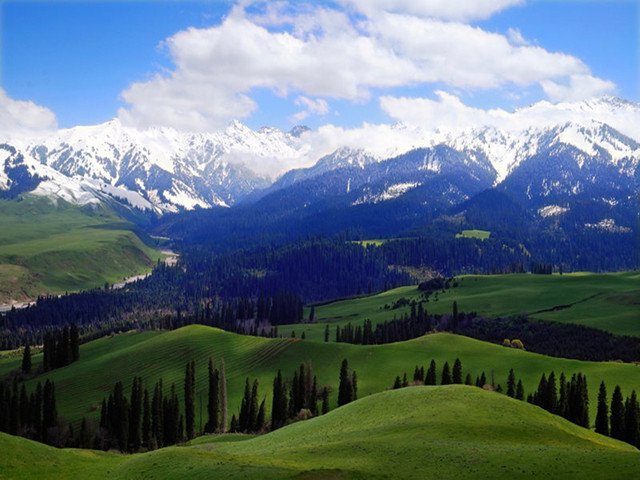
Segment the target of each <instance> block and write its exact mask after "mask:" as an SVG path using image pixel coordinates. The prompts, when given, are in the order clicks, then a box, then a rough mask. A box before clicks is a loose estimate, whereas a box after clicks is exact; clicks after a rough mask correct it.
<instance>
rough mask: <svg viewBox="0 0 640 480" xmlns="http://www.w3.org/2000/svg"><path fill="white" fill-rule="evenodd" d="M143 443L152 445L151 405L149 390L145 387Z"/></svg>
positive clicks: (145, 445)
mask: <svg viewBox="0 0 640 480" xmlns="http://www.w3.org/2000/svg"><path fill="white" fill-rule="evenodd" d="M142 445H143V446H144V447H145V448H150V447H151V406H150V404H149V391H148V390H147V389H146V388H145V389H144V394H143V396H142Z"/></svg>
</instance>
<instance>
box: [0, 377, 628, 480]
mask: <svg viewBox="0 0 640 480" xmlns="http://www.w3.org/2000/svg"><path fill="white" fill-rule="evenodd" d="M221 440H232V441H221ZM233 440H237V441H233ZM242 440H243V437H241V436H231V437H202V438H200V439H197V440H196V441H194V442H193V444H192V446H189V447H171V448H166V449H161V450H158V451H154V452H150V453H145V454H136V455H128V456H119V455H113V454H105V453H96V452H87V451H78V450H55V449H52V448H50V447H45V446H43V445H39V444H36V443H34V442H30V441H27V440H23V439H19V438H15V437H10V436H8V435H4V434H0V459H1V460H2V461H1V462H0V476H2V478H3V479H7V480H9V479H15V480H19V479H27V478H28V479H33V478H36V479H38V478H52V477H55V478H67V479H74V478H79V479H87V478H109V479H133V478H136V479H138V478H146V479H152V478H153V479H183V478H187V477H188V478H193V479H200V478H202V479H205V478H260V479H268V478H274V479H277V478H307V479H313V478H335V479H345V478H416V479H417V478H440V479H477V478H509V479H512V478H542V477H544V478H557V479H574V478H575V479H583V478H607V479H625V480H626V479H629V478H634V476H635V475H637V471H638V470H637V468H638V464H639V462H640V452H638V450H637V449H635V448H633V447H631V446H629V445H627V444H624V443H621V442H618V441H615V440H612V439H609V438H607V437H603V436H600V435H597V434H595V433H592V432H590V431H588V430H585V429H582V428H580V427H577V426H575V425H573V424H571V423H569V422H567V421H565V420H563V419H561V418H559V417H556V416H553V415H551V414H549V413H547V412H545V411H543V410H542V409H540V408H537V407H534V406H531V405H528V404H526V403H524V402H519V401H516V400H513V399H510V398H507V397H505V396H504V395H500V394H496V393H492V392H486V391H483V390H480V389H477V388H474V387H464V386H447V387H411V388H405V389H401V390H394V391H388V392H382V393H379V394H376V395H371V396H368V397H366V398H363V399H361V400H358V401H356V402H353V403H351V404H349V405H346V406H344V407H341V408H339V409H336V410H334V411H333V412H330V413H329V414H327V415H324V416H321V417H317V418H314V419H311V420H308V421H305V422H300V423H296V424H293V425H290V426H288V427H285V428H282V429H280V430H277V431H275V432H273V433H270V434H267V435H264V436H260V437H256V438H248V439H246V440H244V441H242Z"/></svg>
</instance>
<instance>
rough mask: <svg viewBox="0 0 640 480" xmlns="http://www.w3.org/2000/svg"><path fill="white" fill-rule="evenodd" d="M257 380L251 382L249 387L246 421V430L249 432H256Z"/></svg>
mask: <svg viewBox="0 0 640 480" xmlns="http://www.w3.org/2000/svg"><path fill="white" fill-rule="evenodd" d="M258 409H259V407H258V379H257V378H256V379H255V380H254V381H253V386H252V387H251V398H250V399H249V418H248V420H247V429H248V430H249V431H251V432H257V431H258Z"/></svg>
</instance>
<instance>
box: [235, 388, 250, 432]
mask: <svg viewBox="0 0 640 480" xmlns="http://www.w3.org/2000/svg"><path fill="white" fill-rule="evenodd" d="M250 403H251V390H250V387H249V377H247V378H246V379H245V381H244V395H243V396H242V404H241V406H240V414H239V415H238V430H239V431H240V432H246V431H248V430H249V425H250V420H249V404H250Z"/></svg>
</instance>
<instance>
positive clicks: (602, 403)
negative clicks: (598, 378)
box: [596, 381, 609, 435]
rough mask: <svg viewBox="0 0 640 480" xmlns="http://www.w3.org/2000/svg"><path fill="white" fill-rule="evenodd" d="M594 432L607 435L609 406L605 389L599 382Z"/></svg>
mask: <svg viewBox="0 0 640 480" xmlns="http://www.w3.org/2000/svg"><path fill="white" fill-rule="evenodd" d="M596 432H597V433H601V434H602V435H609V406H608V405H607V387H606V385H605V384H604V381H602V382H600V389H599V391H598V411H597V413H596Z"/></svg>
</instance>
